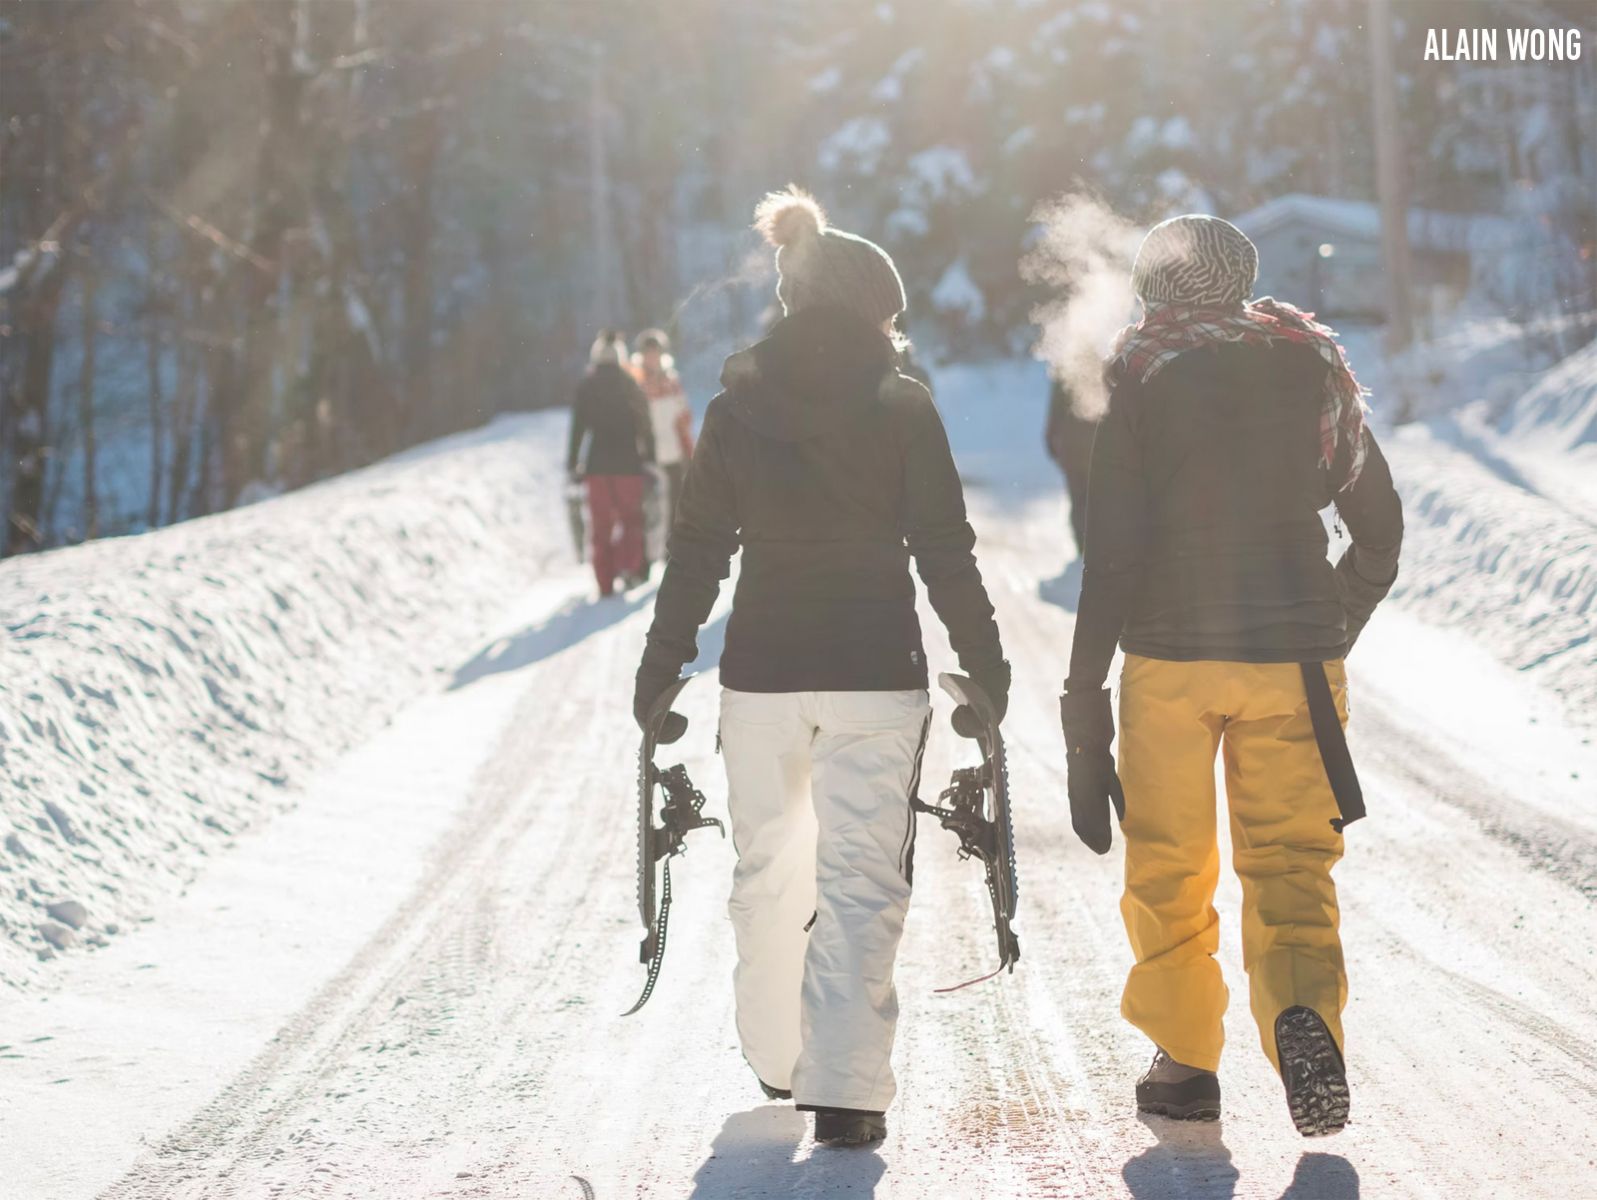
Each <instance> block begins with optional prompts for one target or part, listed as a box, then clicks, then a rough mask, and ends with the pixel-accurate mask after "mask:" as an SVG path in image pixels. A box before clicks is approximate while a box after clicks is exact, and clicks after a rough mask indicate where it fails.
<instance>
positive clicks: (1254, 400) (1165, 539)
mask: <svg viewBox="0 0 1597 1200" xmlns="http://www.w3.org/2000/svg"><path fill="white" fill-rule="evenodd" d="M1329 369H1330V368H1329V366H1328V365H1327V364H1326V362H1325V360H1324V359H1322V358H1321V357H1320V356H1319V355H1318V354H1317V353H1316V352H1315V351H1314V350H1313V349H1312V348H1311V347H1307V346H1300V345H1289V344H1286V343H1274V344H1271V345H1267V346H1255V345H1244V344H1242V343H1224V344H1221V345H1217V346H1210V347H1204V348H1202V349H1198V350H1190V351H1188V352H1186V353H1185V354H1182V355H1181V356H1180V357H1179V358H1177V359H1175V360H1174V361H1173V362H1171V363H1170V364H1169V365H1167V366H1166V367H1165V368H1164V369H1163V370H1161V371H1160V372H1159V373H1158V374H1157V375H1155V376H1154V377H1153V379H1152V380H1150V381H1149V382H1148V383H1146V384H1143V383H1140V382H1138V381H1135V380H1128V381H1125V382H1122V383H1121V384H1119V385H1118V386H1117V387H1116V388H1115V389H1114V391H1113V393H1112V395H1111V396H1110V400H1109V411H1108V413H1107V414H1106V416H1105V417H1104V420H1103V423H1102V424H1101V425H1100V426H1099V429H1098V436H1097V441H1096V443H1095V445H1094V447H1093V456H1092V476H1091V483H1090V486H1089V494H1088V501H1087V552H1086V563H1085V571H1084V574H1083V577H1082V591H1081V603H1080V607H1079V611H1078V613H1077V617H1076V635H1075V644H1074V647H1073V649H1072V653H1071V660H1070V678H1069V680H1068V681H1067V684H1066V686H1067V688H1068V690H1070V691H1081V690H1091V689H1095V688H1099V687H1102V686H1103V682H1104V678H1105V676H1106V675H1107V674H1108V671H1109V663H1110V660H1111V659H1112V658H1113V657H1114V650H1115V642H1116V640H1117V639H1118V640H1119V642H1120V644H1121V645H1122V646H1123V647H1124V648H1125V650H1126V651H1127V652H1128V653H1132V654H1140V655H1143V656H1145V657H1148V658H1162V659H1172V660H1176V661H1192V660H1197V659H1218V660H1221V661H1226V662H1319V661H1327V660H1331V659H1337V658H1341V657H1343V656H1344V655H1345V654H1346V653H1347V651H1348V648H1349V647H1350V646H1351V645H1352V644H1353V641H1354V639H1355V638H1357V637H1358V635H1359V632H1360V630H1362V629H1363V627H1364V623H1365V622H1366V621H1367V620H1368V619H1369V616H1370V613H1371V612H1372V611H1374V609H1375V606H1376V604H1378V603H1379V602H1380V600H1381V599H1382V598H1383V597H1384V596H1385V595H1386V593H1387V591H1388V590H1389V589H1390V588H1391V586H1392V582H1393V580H1394V579H1395V578H1396V575H1397V557H1398V549H1399V547H1400V545H1401V543H1402V540H1403V510H1402V506H1401V504H1400V502H1399V500H1398V497H1397V492H1396V491H1395V490H1394V488H1393V486H1392V475H1391V472H1390V470H1389V469H1388V468H1387V465H1386V459H1385V457H1384V456H1383V455H1382V454H1381V451H1380V447H1378V446H1377V445H1376V444H1375V438H1374V436H1373V435H1372V434H1371V433H1370V432H1369V430H1368V428H1366V429H1365V433H1364V436H1365V443H1366V448H1367V457H1366V459H1365V463H1364V469H1363V471H1362V473H1361V474H1360V476H1359V479H1358V482H1357V483H1356V484H1354V486H1353V487H1351V488H1348V489H1346V490H1338V489H1339V485H1340V483H1341V482H1342V481H1344V480H1345V479H1346V478H1347V467H1348V462H1349V458H1350V453H1351V451H1350V448H1349V447H1348V446H1347V445H1346V443H1345V442H1344V444H1343V445H1342V446H1341V447H1340V448H1339V451H1338V455H1337V461H1335V462H1334V463H1332V465H1331V466H1330V467H1329V468H1327V467H1324V466H1321V465H1319V463H1320V434H1319V428H1320V396H1321V386H1322V383H1323V381H1324V378H1325V373H1326V371H1328V370H1329ZM1333 502H1334V503H1335V504H1336V508H1337V512H1338V513H1339V514H1340V517H1341V521H1342V523H1343V524H1345V525H1346V527H1347V532H1348V535H1349V537H1350V538H1351V540H1352V545H1351V546H1349V547H1348V549H1347V550H1346V552H1345V553H1343V555H1342V556H1341V559H1340V560H1339V561H1338V562H1337V564H1336V566H1335V567H1334V568H1333V567H1332V565H1331V563H1330V562H1329V561H1328V559H1327V557H1326V547H1327V538H1326V531H1325V525H1324V522H1323V521H1322V520H1321V518H1320V510H1322V509H1323V508H1325V507H1326V505H1328V504H1331V503H1333Z"/></svg>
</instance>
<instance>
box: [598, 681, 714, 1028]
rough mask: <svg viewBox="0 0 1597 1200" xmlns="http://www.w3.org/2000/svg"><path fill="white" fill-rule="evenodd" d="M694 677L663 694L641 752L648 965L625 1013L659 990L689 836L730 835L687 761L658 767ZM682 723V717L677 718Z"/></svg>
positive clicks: (642, 903)
mask: <svg viewBox="0 0 1597 1200" xmlns="http://www.w3.org/2000/svg"><path fill="white" fill-rule="evenodd" d="M691 678H692V676H688V677H687V678H685V679H679V680H677V681H676V682H675V683H673V684H672V685H671V686H670V687H668V688H666V690H665V691H664V692H662V693H661V694H660V698H659V699H658V700H656V701H655V702H654V706H653V707H652V708H651V709H650V710H649V717H648V720H647V721H645V722H644V730H643V747H642V749H641V750H640V751H639V752H638V916H639V918H641V919H642V921H643V942H642V944H641V945H640V946H639V947H638V961H639V962H641V963H643V964H644V965H645V966H646V967H647V968H648V977H647V978H646V979H645V980H644V984H643V994H642V995H641V996H639V997H638V1002H637V1003H636V1004H634V1005H633V1006H632V1007H631V1008H629V1009H627V1011H626V1012H624V1013H622V1014H621V1015H622V1016H625V1017H630V1016H631V1015H632V1014H633V1013H635V1012H637V1011H638V1010H639V1009H640V1008H642V1007H643V1006H644V1005H645V1004H647V1003H648V1002H649V997H650V996H651V995H653V994H654V984H655V981H656V980H657V979H659V977H660V964H661V963H662V962H663V961H664V959H665V935H666V926H667V922H668V921H669V919H670V916H671V861H670V860H671V859H672V858H673V857H674V856H675V855H678V854H681V853H682V851H683V850H684V849H686V844H685V841H684V839H685V838H686V836H687V834H688V833H690V832H691V831H693V830H695V829H703V828H705V827H706V826H712V825H713V826H714V827H715V828H716V829H718V830H720V832H721V836H722V837H725V836H726V829H725V827H724V826H723V825H722V824H721V822H720V821H718V820H716V819H715V818H714V817H706V816H704V815H703V809H704V793H703V792H701V791H699V789H698V788H696V787H694V786H693V781H692V780H691V779H689V778H688V772H687V768H686V767H684V766H683V765H682V764H681V763H678V764H677V765H676V766H674V767H668V768H666V769H664V770H661V769H660V768H659V767H657V766H655V763H654V752H655V749H656V748H657V747H658V746H659V744H660V733H661V730H662V729H664V728H665V725H666V721H667V718H669V717H672V716H675V714H674V713H672V712H671V705H672V704H673V703H675V702H676V698H677V696H678V695H680V694H681V692H682V689H683V688H684V687H686V686H687V684H688V679H691ZM677 719H678V720H679V721H680V720H681V718H680V717H678V718H677ZM657 792H658V794H659V795H660V796H661V803H660V812H659V821H660V823H659V824H658V825H657V824H655V812H654V798H655V795H656V794H657Z"/></svg>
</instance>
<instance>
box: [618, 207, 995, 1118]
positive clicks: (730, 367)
mask: <svg viewBox="0 0 1597 1200" xmlns="http://www.w3.org/2000/svg"><path fill="white" fill-rule="evenodd" d="M758 216H759V221H758V224H759V226H760V228H761V229H762V230H763V231H764V232H765V233H766V235H767V237H768V238H769V239H770V240H771V241H772V242H773V243H774V244H775V245H776V246H777V247H778V250H777V256H776V264H777V269H778V272H779V274H780V276H781V278H780V280H779V282H778V284H777V296H778V298H779V299H780V300H781V301H782V305H783V308H784V309H785V310H786V313H787V315H786V316H784V317H783V318H782V320H780V321H779V322H777V324H776V325H775V327H774V328H773V329H772V330H771V333H770V336H769V337H767V338H766V339H765V340H764V341H762V342H760V343H758V344H757V345H755V346H752V347H750V348H749V349H747V350H743V351H740V352H738V353H737V354H734V355H733V356H732V357H731V358H729V359H728V360H727V363H726V367H725V369H724V370H723V371H722V373H721V383H722V386H723V389H724V390H723V391H722V392H721V394H720V395H719V396H717V397H716V398H715V399H714V400H712V401H711V402H710V405H709V407H708V409H706V410H705V414H704V427H703V430H702V432H701V435H700V438H699V442H698V445H697V446H696V447H695V448H694V451H693V459H692V462H691V463H690V464H689V466H688V473H687V478H686V480H685V481H684V483H683V487H682V497H681V503H680V505H679V506H678V509H677V518H676V522H675V524H674V525H673V526H672V530H671V541H670V546H669V557H668V558H667V561H666V570H665V576H664V578H663V579H662V580H661V582H660V594H659V596H658V597H657V598H656V600H655V606H654V622H653V624H652V625H651V626H650V628H649V637H648V644H647V646H646V647H645V649H644V652H643V661H642V664H641V665H640V666H639V668H638V675H637V687H636V690H635V691H634V694H633V714H634V715H635V716H636V717H637V718H638V719H639V721H640V722H641V721H642V720H643V719H644V717H645V716H646V715H647V713H648V712H649V710H650V708H651V706H652V705H653V703H654V701H655V699H656V698H657V697H659V696H660V694H661V693H662V692H663V691H664V690H665V689H666V688H667V687H669V686H670V685H671V683H672V681H673V680H675V679H676V678H677V677H678V674H679V673H680V672H681V669H682V665H683V664H684V663H687V662H690V661H692V660H693V658H694V657H695V655H696V654H697V652H698V643H697V637H698V631H699V628H700V626H702V625H703V624H704V621H705V620H706V618H707V617H708V616H709V614H710V610H711V609H712V607H713V606H714V604H715V599H716V596H717V595H718V594H719V591H720V587H721V583H722V581H723V580H725V579H726V577H727V575H728V574H729V573H730V570H731V560H732V557H733V555H735V554H738V553H739V552H741V555H742V567H741V571H740V573H739V576H738V585H737V593H736V595H735V596H734V597H733V602H732V612H731V615H730V616H729V617H728V619H727V627H726V647H725V649H724V650H723V651H722V654H721V665H720V670H721V683H722V686H723V687H724V688H725V689H726V690H725V691H724V692H723V693H722V700H721V728H720V735H721V751H722V754H723V755H724V756H725V759H726V772H727V782H728V785H729V786H728V790H729V796H730V799H729V805H730V808H731V814H732V833H733V839H734V841H735V842H736V845H737V852H738V865H737V874H736V877H735V879H734V882H733V887H732V904H731V913H732V924H733V927H734V929H735V930H736V934H737V950H738V965H737V973H736V978H735V980H734V984H735V988H736V992H737V1024H738V1035H739V1037H740V1038H741V1040H742V1043H743V1053H744V1057H746V1058H747V1059H748V1062H749V1065H750V1066H751V1067H752V1068H753V1069H754V1072H755V1074H756V1075H757V1076H758V1077H759V1082H760V1086H761V1088H762V1089H763V1090H764V1092H765V1094H766V1096H767V1097H768V1098H770V1099H773V1100H774V1099H788V1098H790V1099H792V1100H793V1101H794V1103H795V1105H796V1106H797V1107H798V1108H800V1109H802V1110H805V1111H809V1112H813V1113H814V1114H815V1138H816V1140H817V1141H819V1142H830V1143H839V1144H845V1145H860V1144H864V1143H868V1142H872V1141H875V1140H877V1139H879V1138H881V1137H884V1136H885V1135H886V1132H887V1122H886V1110H887V1107H888V1105H889V1104H890V1103H891V1102H892V1100H893V1095H894V1092H895V1083H894V1079H893V1067H892V1054H893V1034H894V1027H895V1025H896V1023H897V1019H898V997H897V994H896V992H895V991H894V989H893V964H894V960H895V958H896V957H897V954H898V940H899V937H900V935H901V934H902V933H903V929H904V914H905V911H906V910H907V909H908V907H909V892H910V874H911V856H912V854H913V851H914V843H915V825H914V819H913V816H912V807H911V798H912V797H913V796H914V794H915V789H916V786H917V784H918V783H919V774H920V756H921V750H922V748H923V747H924V745H925V740H926V734H927V728H928V720H929V713H930V711H931V710H930V706H929V704H928V702H927V695H926V685H927V681H928V677H929V676H928V671H927V666H926V654H925V650H924V648H923V646H922V644H921V631H920V622H919V618H918V617H917V616H916V605H915V599H916V597H915V583H914V580H913V579H912V578H911V577H910V564H911V562H912V561H913V563H914V565H915V569H916V570H917V571H918V572H919V573H920V577H921V581H922V582H923V583H924V584H925V585H926V595H927V599H928V600H929V601H930V602H931V606H932V608H933V610H934V611H935V612H936V613H937V616H938V619H939V620H941V621H942V623H943V625H944V626H945V627H946V628H947V629H948V637H949V643H950V645H951V646H952V647H953V649H954V652H955V653H956V654H957V655H958V656H959V665H960V668H961V669H962V670H963V671H964V672H965V673H966V674H967V675H969V676H971V677H972V678H973V679H974V680H975V681H976V682H977V683H978V684H980V685H981V687H982V689H983V690H984V691H985V692H986V693H987V694H988V695H989V696H990V697H992V699H993V703H994V706H995V707H996V708H997V710H998V713H999V715H1000V716H1002V715H1003V710H1004V707H1005V704H1006V702H1007V699H1008V695H1009V664H1008V663H1007V662H1005V661H1004V654H1003V647H1002V645H1001V644H1000V642H999V638H998V626H997V625H996V624H995V623H994V621H993V607H992V604H991V603H990V602H989V601H988V598H987V592H986V589H985V588H984V587H983V586H982V580H981V572H980V571H978V570H977V568H976V558H975V554H974V547H975V542H976V536H975V534H974V533H972V532H971V528H970V523H969V522H968V521H967V520H966V519H965V498H964V491H963V489H962V488H961V486H960V482H959V472H958V471H957V470H956V469H955V467H954V459H953V455H952V454H951V453H950V452H949V449H948V437H947V435H946V434H945V433H944V431H943V423H942V420H941V418H940V417H939V416H938V414H937V408H936V406H935V405H934V404H933V403H932V398H931V395H930V394H929V393H928V392H927V390H926V389H925V388H924V387H923V386H922V385H921V384H919V383H916V382H915V381H913V380H911V379H909V378H908V377H907V376H905V375H903V374H901V373H900V372H899V370H898V366H899V362H900V360H899V356H898V350H897V346H896V340H895V339H896V334H895V333H894V332H893V323H894V321H895V319H896V318H897V315H898V314H899V313H900V312H902V311H903V308H904V289H903V285H902V283H900V281H899V278H898V272H897V271H896V270H895V269H894V267H893V263H892V260H891V259H890V258H888V257H887V255H886V254H885V253H883V251H882V250H881V248H880V247H878V246H875V245H873V244H872V243H870V242H868V241H866V240H865V239H863V238H859V237H855V236H853V235H852V234H846V233H842V232H841V231H839V230H835V229H829V228H827V227H826V223H825V217H824V215H823V214H822V213H821V211H820V209H819V207H818V206H817V205H816V204H815V202H814V201H813V200H812V199H810V198H809V197H808V196H806V195H804V194H803V193H800V192H796V191H789V192H786V193H781V194H778V195H774V196H771V197H768V198H767V200H766V202H765V203H764V204H762V205H761V207H760V211H759V214H758Z"/></svg>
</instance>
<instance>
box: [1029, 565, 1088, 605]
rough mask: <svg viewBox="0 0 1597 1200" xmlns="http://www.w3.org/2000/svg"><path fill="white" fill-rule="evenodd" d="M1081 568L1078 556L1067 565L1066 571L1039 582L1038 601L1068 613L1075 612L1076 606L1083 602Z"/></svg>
mask: <svg viewBox="0 0 1597 1200" xmlns="http://www.w3.org/2000/svg"><path fill="white" fill-rule="evenodd" d="M1081 567H1082V562H1081V557H1080V556H1079V555H1078V556H1077V557H1075V558H1073V559H1071V560H1070V561H1069V562H1068V563H1066V564H1065V569H1064V570H1062V571H1060V572H1059V574H1057V575H1055V576H1054V577H1053V578H1052V579H1044V580H1042V581H1041V582H1039V583H1038V584H1037V597H1038V599H1041V600H1045V601H1047V602H1048V603H1049V604H1054V605H1057V606H1058V607H1060V608H1062V609H1064V610H1065V611H1066V612H1068V613H1073V612H1075V611H1076V606H1077V605H1078V604H1079V603H1080V602H1081Z"/></svg>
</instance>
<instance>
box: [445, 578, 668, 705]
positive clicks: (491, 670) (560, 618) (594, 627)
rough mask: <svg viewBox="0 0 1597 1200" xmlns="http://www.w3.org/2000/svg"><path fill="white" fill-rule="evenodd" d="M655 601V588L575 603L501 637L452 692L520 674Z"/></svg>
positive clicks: (459, 674)
mask: <svg viewBox="0 0 1597 1200" xmlns="http://www.w3.org/2000/svg"><path fill="white" fill-rule="evenodd" d="M653 598H654V591H653V589H648V590H644V591H635V592H633V593H632V594H631V595H627V596H620V595H617V596H610V597H608V598H606V599H604V600H600V601H597V602H595V601H592V600H572V601H570V602H569V603H567V604H566V605H565V607H563V608H561V609H560V611H559V612H557V613H555V614H554V615H553V616H552V617H550V618H549V619H548V620H545V621H542V622H540V623H538V624H537V625H529V626H528V627H527V628H526V629H523V630H522V631H521V632H520V633H518V634H515V635H513V636H512V637H507V638H498V639H496V640H494V641H492V642H490V643H489V644H488V645H486V646H484V647H483V648H482V649H481V650H479V651H477V653H476V654H475V655H474V656H472V659H471V661H470V662H468V663H466V664H465V665H464V666H462V667H460V668H459V669H458V670H457V671H456V672H455V677H454V679H452V680H450V683H449V690H450V691H452V692H453V691H456V690H458V689H460V688H463V687H465V686H466V685H467V684H472V683H476V682H477V680H479V679H483V678H485V677H487V676H489V675H498V674H500V673H501V672H504V671H519V670H521V668H523V667H530V666H532V664H533V663H536V662H542V661H543V660H544V659H546V658H548V657H550V656H551V655H554V654H558V653H559V652H560V651H562V650H564V649H566V648H567V647H569V646H574V645H575V644H576V643H578V642H580V641H582V639H584V638H587V637H591V636H593V635H594V634H596V633H599V632H600V631H601V630H604V629H608V628H609V627H610V626H612V625H614V624H616V623H617V622H618V621H622V620H625V619H626V618H627V617H629V616H631V615H632V614H633V613H635V612H637V611H638V609H640V608H642V607H643V606H644V605H645V604H647V603H648V602H649V601H650V600H652V599H653Z"/></svg>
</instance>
